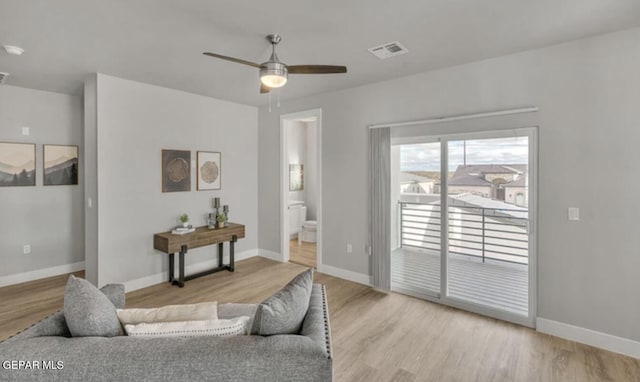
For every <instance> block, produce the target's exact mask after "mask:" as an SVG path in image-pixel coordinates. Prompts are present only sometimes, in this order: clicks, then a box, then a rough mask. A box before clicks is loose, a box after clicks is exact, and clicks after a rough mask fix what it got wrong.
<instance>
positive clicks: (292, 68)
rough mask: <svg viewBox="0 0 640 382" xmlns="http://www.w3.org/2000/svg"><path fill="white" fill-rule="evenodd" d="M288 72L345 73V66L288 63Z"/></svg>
mask: <svg viewBox="0 0 640 382" xmlns="http://www.w3.org/2000/svg"><path fill="white" fill-rule="evenodd" d="M287 70H288V71H289V74H334V73H346V72H347V67H346V66H338V65H288V66H287Z"/></svg>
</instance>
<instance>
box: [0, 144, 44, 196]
mask: <svg viewBox="0 0 640 382" xmlns="http://www.w3.org/2000/svg"><path fill="white" fill-rule="evenodd" d="M35 185H36V145H35V144H34V143H9V142H0V187H25V186H35Z"/></svg>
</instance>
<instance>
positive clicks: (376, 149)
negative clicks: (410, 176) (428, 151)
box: [369, 127, 391, 290]
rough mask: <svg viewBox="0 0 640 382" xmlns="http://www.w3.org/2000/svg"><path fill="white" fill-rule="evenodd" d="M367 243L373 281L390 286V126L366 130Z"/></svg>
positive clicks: (386, 286)
mask: <svg viewBox="0 0 640 382" xmlns="http://www.w3.org/2000/svg"><path fill="white" fill-rule="evenodd" d="M369 195H370V196H369V197H370V204H371V205H370V207H369V243H370V246H371V274H372V276H373V285H374V286H376V287H378V288H381V289H386V290H389V289H391V240H390V236H391V202H390V200H391V130H390V129H389V128H388V127H387V128H378V129H370V130H369Z"/></svg>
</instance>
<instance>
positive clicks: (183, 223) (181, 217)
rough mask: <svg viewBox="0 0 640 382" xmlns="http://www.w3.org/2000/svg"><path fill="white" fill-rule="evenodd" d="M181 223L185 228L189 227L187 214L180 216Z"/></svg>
mask: <svg viewBox="0 0 640 382" xmlns="http://www.w3.org/2000/svg"><path fill="white" fill-rule="evenodd" d="M180 222H181V223H182V226H183V227H185V228H187V227H188V226H189V215H187V214H182V215H180Z"/></svg>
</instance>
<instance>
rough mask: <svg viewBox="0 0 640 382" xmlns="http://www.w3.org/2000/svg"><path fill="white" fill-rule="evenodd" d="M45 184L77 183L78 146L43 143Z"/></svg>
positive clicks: (64, 184) (65, 184) (62, 184)
mask: <svg viewBox="0 0 640 382" xmlns="http://www.w3.org/2000/svg"><path fill="white" fill-rule="evenodd" d="M42 152H43V156H42V161H43V163H44V166H43V167H42V168H43V169H44V171H43V172H42V173H43V177H44V185H45V186H68V185H76V184H78V146H73V145H71V146H66V145H43V146H42Z"/></svg>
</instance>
